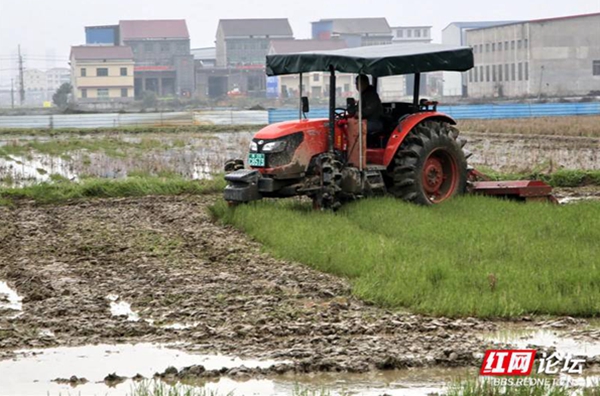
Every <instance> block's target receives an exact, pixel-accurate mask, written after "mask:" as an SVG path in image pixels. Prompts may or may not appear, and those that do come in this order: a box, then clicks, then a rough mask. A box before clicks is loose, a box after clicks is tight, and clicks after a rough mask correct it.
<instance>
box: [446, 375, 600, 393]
mask: <svg viewBox="0 0 600 396" xmlns="http://www.w3.org/2000/svg"><path fill="white" fill-rule="evenodd" d="M512 380H514V381H518V380H527V381H532V383H531V384H525V385H514V386H498V385H495V384H494V383H493V381H489V380H486V381H475V380H472V381H457V382H455V383H453V384H451V385H450V387H449V389H448V392H447V393H446V395H447V396H571V395H575V394H577V395H581V396H600V386H598V385H597V384H596V385H592V386H589V387H585V388H574V387H568V386H564V385H563V386H561V385H550V384H552V380H553V378H546V379H544V378H543V377H518V378H512ZM536 381H540V382H542V383H539V382H536ZM543 381H547V382H543Z"/></svg>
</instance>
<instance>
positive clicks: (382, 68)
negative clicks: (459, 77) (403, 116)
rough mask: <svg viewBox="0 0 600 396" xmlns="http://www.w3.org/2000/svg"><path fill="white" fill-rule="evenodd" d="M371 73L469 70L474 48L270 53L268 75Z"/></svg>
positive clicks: (381, 47)
mask: <svg viewBox="0 0 600 396" xmlns="http://www.w3.org/2000/svg"><path fill="white" fill-rule="evenodd" d="M330 66H333V67H334V69H335V70H336V71H338V72H342V73H355V74H370V75H372V76H374V77H383V76H392V75H398V74H413V73H424V72H431V71H440V70H445V71H459V72H463V71H467V70H469V69H471V68H472V67H473V50H472V49H471V48H470V47H457V46H450V45H442V44H391V45H376V46H370V47H357V48H346V49H341V50H334V51H314V52H300V53H296V54H284V55H267V70H266V71H267V75H269V76H278V75H283V74H298V73H308V72H318V71H329V67H330Z"/></svg>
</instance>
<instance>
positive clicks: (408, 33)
mask: <svg viewBox="0 0 600 396" xmlns="http://www.w3.org/2000/svg"><path fill="white" fill-rule="evenodd" d="M406 37H412V30H411V29H408V30H407V31H406Z"/></svg>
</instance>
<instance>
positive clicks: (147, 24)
mask: <svg viewBox="0 0 600 396" xmlns="http://www.w3.org/2000/svg"><path fill="white" fill-rule="evenodd" d="M119 26H120V28H121V40H123V41H127V40H144V39H146V40H152V39H175V38H178V39H189V38H190V33H189V31H188V28H187V23H186V22H185V20H184V19H155V20H139V21H120V22H119Z"/></svg>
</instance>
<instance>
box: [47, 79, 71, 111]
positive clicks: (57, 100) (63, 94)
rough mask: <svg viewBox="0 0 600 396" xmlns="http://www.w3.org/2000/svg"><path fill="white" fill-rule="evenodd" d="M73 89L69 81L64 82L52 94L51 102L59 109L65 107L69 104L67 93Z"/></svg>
mask: <svg viewBox="0 0 600 396" xmlns="http://www.w3.org/2000/svg"><path fill="white" fill-rule="evenodd" d="M72 91H73V87H72V86H71V84H69V83H64V84H63V85H61V86H60V88H58V89H57V90H56V93H55V94H54V95H52V102H53V103H54V104H55V105H56V106H57V107H60V108H61V109H65V108H66V107H67V106H68V104H69V95H70V94H71V92H72Z"/></svg>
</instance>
